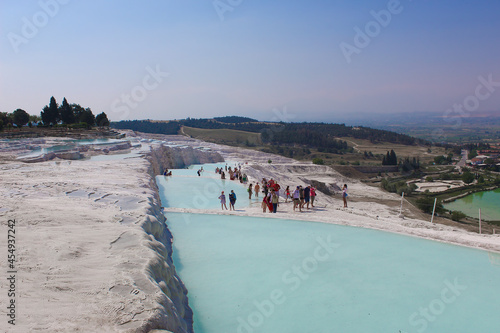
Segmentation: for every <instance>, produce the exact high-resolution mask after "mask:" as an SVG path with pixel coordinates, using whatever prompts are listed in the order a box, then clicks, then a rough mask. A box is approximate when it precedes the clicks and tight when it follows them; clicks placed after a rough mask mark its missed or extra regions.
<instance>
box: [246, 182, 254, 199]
mask: <svg viewBox="0 0 500 333" xmlns="http://www.w3.org/2000/svg"><path fill="white" fill-rule="evenodd" d="M247 191H248V199H252V192H253V188H252V183H250V185H248V190H247Z"/></svg>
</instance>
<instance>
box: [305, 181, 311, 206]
mask: <svg viewBox="0 0 500 333" xmlns="http://www.w3.org/2000/svg"><path fill="white" fill-rule="evenodd" d="M310 200H311V188H310V187H309V186H307V187H306V188H305V189H304V204H307V209H309V201H310Z"/></svg>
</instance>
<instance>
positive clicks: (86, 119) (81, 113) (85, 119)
mask: <svg viewBox="0 0 500 333" xmlns="http://www.w3.org/2000/svg"><path fill="white" fill-rule="evenodd" d="M33 124H36V125H37V126H45V127H48V126H59V125H65V126H71V127H81V128H90V127H92V126H109V124H110V122H109V120H108V117H107V115H106V113H104V112H101V113H100V114H98V115H97V116H95V115H94V114H93V112H92V110H91V109H90V108H84V107H82V106H81V105H79V104H69V103H68V101H67V100H66V98H64V99H63V101H62V103H61V105H59V104H57V101H56V99H55V98H54V96H52V97H51V98H50V102H49V104H48V105H45V106H44V107H43V109H42V111H41V112H40V116H39V117H38V116H32V115H30V114H28V113H27V112H26V111H24V110H23V109H16V110H15V111H14V112H12V113H7V112H0V130H2V129H3V128H4V127H7V128H11V127H14V125H15V126H16V127H18V128H21V127H23V126H25V125H28V126H30V127H31V126H32V125H33Z"/></svg>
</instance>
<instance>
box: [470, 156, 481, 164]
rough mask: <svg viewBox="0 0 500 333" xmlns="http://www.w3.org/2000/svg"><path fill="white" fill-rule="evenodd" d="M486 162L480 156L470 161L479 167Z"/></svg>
mask: <svg viewBox="0 0 500 333" xmlns="http://www.w3.org/2000/svg"><path fill="white" fill-rule="evenodd" d="M484 160H485V159H484V158H480V157H479V156H478V157H474V158H473V159H471V160H470V164H472V165H479V164H482V163H483V161H484Z"/></svg>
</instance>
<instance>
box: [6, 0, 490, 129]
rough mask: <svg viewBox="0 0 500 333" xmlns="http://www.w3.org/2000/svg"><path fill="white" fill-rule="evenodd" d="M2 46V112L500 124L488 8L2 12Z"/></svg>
mask: <svg viewBox="0 0 500 333" xmlns="http://www.w3.org/2000/svg"><path fill="white" fill-rule="evenodd" d="M0 36H1V38H0V111H1V112H12V111H14V110H15V109H17V108H21V109H24V110H26V111H27V112H28V113H30V114H34V115H39V114H40V111H41V110H42V108H43V107H44V106H45V105H47V104H49V100H50V97H51V96H54V97H55V98H56V100H57V102H58V103H61V102H62V100H63V98H64V97H65V98H66V99H67V100H68V102H69V103H77V104H80V105H81V106H84V107H90V108H91V109H92V111H93V112H94V114H98V113H100V112H105V113H106V114H107V115H108V118H110V119H111V120H114V121H118V120H133V119H156V120H168V119H181V118H186V117H191V118H208V117H214V116H225V115H240V116H247V117H252V118H256V119H259V120H271V121H325V122H336V121H337V120H338V119H346V118H349V117H362V116H363V115H370V114H391V113H410V112H420V111H425V112H435V113H436V114H437V115H444V116H445V117H448V116H451V115H459V116H460V114H467V115H474V114H480V113H482V112H489V113H493V114H495V113H497V114H499V115H500V1H498V0H476V1H472V0H460V1H457V0H442V1H439V0H432V1H431V0H401V1H398V0H390V1H386V0H384V1H379V0H342V1H340V0H329V1H324V0H317V1H306V0H303V1H299V0H286V1H285V0H275V1H269V0H268V1H264V0H149V1H129V0H123V1H102V0H101V1H96V0H85V1H83V0H39V1H29V0H23V1H14V0H0ZM457 105H458V107H455V108H454V106H457ZM460 106H462V108H460ZM464 107H465V110H464V109H463V108H464Z"/></svg>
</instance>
